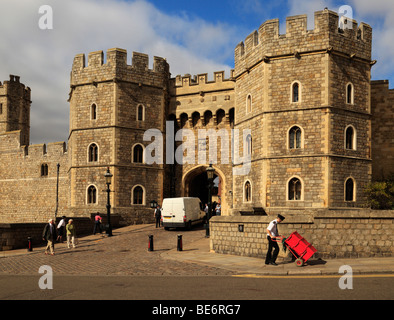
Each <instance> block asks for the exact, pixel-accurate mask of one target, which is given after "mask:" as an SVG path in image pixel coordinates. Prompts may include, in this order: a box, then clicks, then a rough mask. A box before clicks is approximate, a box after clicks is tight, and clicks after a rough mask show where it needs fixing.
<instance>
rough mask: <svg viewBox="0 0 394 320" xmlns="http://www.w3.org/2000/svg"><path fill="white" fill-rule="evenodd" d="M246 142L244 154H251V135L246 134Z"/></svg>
mask: <svg viewBox="0 0 394 320" xmlns="http://www.w3.org/2000/svg"><path fill="white" fill-rule="evenodd" d="M245 143H246V154H247V155H250V156H251V155H252V135H250V134H248V135H247V136H246V139H245Z"/></svg>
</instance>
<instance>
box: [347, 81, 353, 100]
mask: <svg viewBox="0 0 394 320" xmlns="http://www.w3.org/2000/svg"><path fill="white" fill-rule="evenodd" d="M346 103H347V104H353V103H354V87H353V84H352V83H348V84H347V85H346Z"/></svg>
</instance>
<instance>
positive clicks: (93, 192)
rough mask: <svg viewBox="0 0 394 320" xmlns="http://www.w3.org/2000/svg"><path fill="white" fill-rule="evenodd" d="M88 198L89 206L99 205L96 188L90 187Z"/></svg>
mask: <svg viewBox="0 0 394 320" xmlns="http://www.w3.org/2000/svg"><path fill="white" fill-rule="evenodd" d="M87 196H88V197H87V202H88V204H95V203H97V189H96V187H95V186H89V188H88V195H87Z"/></svg>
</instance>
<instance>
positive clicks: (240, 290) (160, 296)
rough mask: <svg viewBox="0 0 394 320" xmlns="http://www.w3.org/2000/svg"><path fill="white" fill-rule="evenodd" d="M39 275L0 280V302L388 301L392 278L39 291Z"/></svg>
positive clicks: (64, 285)
mask: <svg viewBox="0 0 394 320" xmlns="http://www.w3.org/2000/svg"><path fill="white" fill-rule="evenodd" d="M41 276H42V275H41V274H38V273H37V275H14V276H0V288H1V290H0V299H1V300H6V299H10V300H13V299H18V300H19V299H23V300H30V299H34V300H52V299H54V300H69V299H75V300H97V299H98V300H103V299H111V300H236V301H246V300H278V299H279V300H281V299H282V300H293V299H298V300H320V299H324V300H344V299H346V300H391V299H392V297H393V282H394V281H393V278H392V277H389V276H384V275H376V276H371V275H369V276H358V277H356V278H354V279H353V289H351V290H350V289H347V290H342V289H340V288H339V286H338V277H328V276H325V277H323V276H319V277H316V276H310V277H305V278H300V277H296V276H295V277H289V276H286V277H278V278H272V277H271V278H268V277H258V278H250V277H235V276H214V277H213V276H168V275H166V276H88V275H85V276H78V275H57V276H56V275H55V276H54V277H53V289H51V290H49V289H46V290H42V289H40V288H39V284H38V283H39V280H40V277H41Z"/></svg>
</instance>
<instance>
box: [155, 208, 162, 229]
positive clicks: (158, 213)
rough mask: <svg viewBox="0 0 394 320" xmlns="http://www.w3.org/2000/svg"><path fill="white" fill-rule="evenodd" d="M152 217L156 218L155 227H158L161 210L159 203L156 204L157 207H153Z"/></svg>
mask: <svg viewBox="0 0 394 320" xmlns="http://www.w3.org/2000/svg"><path fill="white" fill-rule="evenodd" d="M154 217H155V220H156V228H160V220H161V210H160V207H159V205H157V207H156V209H155V213H154Z"/></svg>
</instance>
